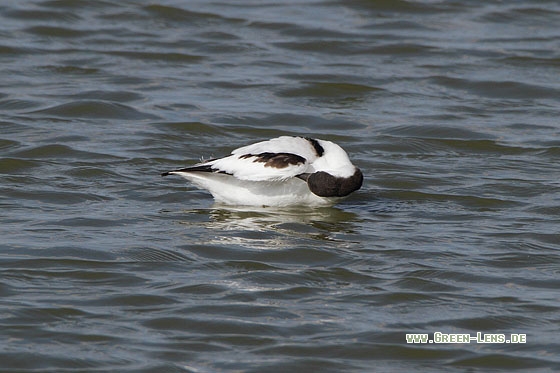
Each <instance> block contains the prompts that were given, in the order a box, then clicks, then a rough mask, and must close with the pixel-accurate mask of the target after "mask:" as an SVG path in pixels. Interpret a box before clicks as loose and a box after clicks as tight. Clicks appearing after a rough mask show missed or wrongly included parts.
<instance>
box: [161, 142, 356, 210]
mask: <svg viewBox="0 0 560 373" xmlns="http://www.w3.org/2000/svg"><path fill="white" fill-rule="evenodd" d="M170 174H176V175H180V176H182V177H184V178H185V179H187V180H189V181H191V182H192V183H193V184H195V185H196V186H198V187H200V188H203V189H207V190H208V191H209V192H210V193H211V194H212V195H213V197H214V199H215V200H216V202H220V203H224V204H230V205H252V206H293V205H309V206H320V205H332V204H334V203H336V202H338V201H339V200H340V199H341V198H342V197H345V196H346V195H348V194H350V193H351V192H353V191H354V190H357V189H359V188H360V186H361V184H362V173H361V171H360V170H359V169H358V168H356V167H355V166H354V165H353V164H352V163H351V162H350V160H349V158H348V155H347V154H346V152H345V151H344V150H343V149H342V148H341V147H340V146H338V145H336V144H335V143H332V142H330V141H325V140H316V139H310V138H303V137H290V136H282V137H278V138H275V139H271V140H268V141H262V142H258V143H255V144H252V145H248V146H244V147H241V148H238V149H235V150H233V151H232V152H231V155H229V156H226V157H223V158H218V159H213V160H210V161H207V162H202V163H198V164H196V165H194V166H191V167H187V168H183V169H179V170H174V171H169V172H165V173H163V174H162V175H163V176H166V175H170Z"/></svg>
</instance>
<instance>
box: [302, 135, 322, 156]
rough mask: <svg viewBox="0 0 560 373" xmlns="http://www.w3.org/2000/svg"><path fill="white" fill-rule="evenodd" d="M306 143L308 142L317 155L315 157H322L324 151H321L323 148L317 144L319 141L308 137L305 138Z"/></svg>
mask: <svg viewBox="0 0 560 373" xmlns="http://www.w3.org/2000/svg"><path fill="white" fill-rule="evenodd" d="M305 139H306V140H307V141H309V143H310V144H311V146H313V149H315V154H317V157H322V156H323V153H324V152H325V149H323V147H322V146H321V144H319V141H317V140H315V139H312V138H310V137H306V138H305Z"/></svg>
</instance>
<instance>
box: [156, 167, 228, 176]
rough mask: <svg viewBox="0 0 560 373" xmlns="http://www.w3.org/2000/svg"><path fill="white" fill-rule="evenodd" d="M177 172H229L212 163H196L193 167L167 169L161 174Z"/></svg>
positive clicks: (166, 174)
mask: <svg viewBox="0 0 560 373" xmlns="http://www.w3.org/2000/svg"><path fill="white" fill-rule="evenodd" d="M175 172H216V173H220V174H225V173H227V172H224V171H218V170H217V169H215V168H212V165H209V164H203V165H195V166H191V167H185V168H180V169H178V170H173V171H167V172H164V173H162V174H161V176H168V175H171V174H173V173H175Z"/></svg>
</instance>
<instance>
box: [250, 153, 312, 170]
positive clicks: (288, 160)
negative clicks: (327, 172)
mask: <svg viewBox="0 0 560 373" xmlns="http://www.w3.org/2000/svg"><path fill="white" fill-rule="evenodd" d="M248 158H255V159H254V160H253V162H262V163H264V167H273V168H286V167H288V166H290V165H298V164H302V163H305V161H306V160H305V158H303V157H302V156H299V155H297V154H292V153H269V152H265V153H260V154H243V155H241V156H240V157H239V159H248Z"/></svg>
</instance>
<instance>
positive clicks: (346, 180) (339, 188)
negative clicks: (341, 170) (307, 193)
mask: <svg viewBox="0 0 560 373" xmlns="http://www.w3.org/2000/svg"><path fill="white" fill-rule="evenodd" d="M363 181H364V175H363V174H362V171H360V169H359V168H356V171H355V172H354V174H353V175H352V176H349V177H337V176H333V175H331V174H329V173H327V172H324V171H319V172H315V173H313V174H311V175H309V177H307V185H308V186H309V190H311V192H313V194H316V195H318V196H319V197H346V196H347V195H349V194H350V193H352V192H354V191H356V190H358V189H360V188H361V186H362V183H363Z"/></svg>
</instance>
